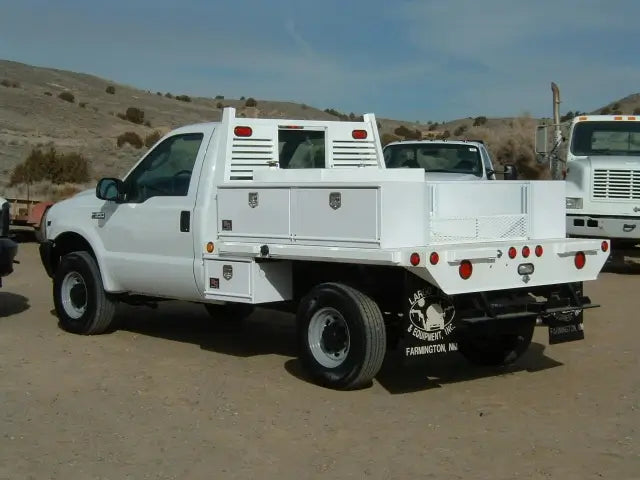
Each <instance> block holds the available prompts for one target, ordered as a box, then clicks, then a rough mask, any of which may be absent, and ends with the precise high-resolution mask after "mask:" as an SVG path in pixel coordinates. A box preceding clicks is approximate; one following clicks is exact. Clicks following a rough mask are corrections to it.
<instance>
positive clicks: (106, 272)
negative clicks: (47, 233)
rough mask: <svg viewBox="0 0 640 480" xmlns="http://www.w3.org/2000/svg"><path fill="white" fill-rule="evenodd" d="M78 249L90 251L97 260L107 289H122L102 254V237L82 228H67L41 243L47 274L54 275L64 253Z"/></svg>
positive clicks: (114, 290) (113, 290)
mask: <svg viewBox="0 0 640 480" xmlns="http://www.w3.org/2000/svg"><path fill="white" fill-rule="evenodd" d="M78 250H84V251H87V252H89V253H90V254H91V256H92V257H93V258H94V259H95V260H96V263H97V264H98V268H99V269H100V275H101V277H102V284H103V285H104V289H105V290H106V291H108V292H118V291H121V288H120V285H119V284H118V282H117V280H116V279H115V277H114V276H113V275H112V273H111V271H110V269H109V266H108V264H107V262H105V260H104V257H103V256H102V255H101V254H100V252H103V251H104V245H103V243H102V241H101V239H100V238H99V237H98V236H97V235H95V234H91V233H90V232H87V231H84V230H82V229H65V230H64V231H63V232H61V233H58V234H57V235H55V237H54V238H53V239H48V240H45V241H44V242H43V243H41V244H40V258H41V260H42V264H43V266H44V268H45V270H46V272H47V275H49V276H50V277H53V275H54V274H55V271H56V268H57V266H58V263H59V262H60V259H61V258H62V257H63V256H64V255H66V254H68V253H70V252H73V251H78Z"/></svg>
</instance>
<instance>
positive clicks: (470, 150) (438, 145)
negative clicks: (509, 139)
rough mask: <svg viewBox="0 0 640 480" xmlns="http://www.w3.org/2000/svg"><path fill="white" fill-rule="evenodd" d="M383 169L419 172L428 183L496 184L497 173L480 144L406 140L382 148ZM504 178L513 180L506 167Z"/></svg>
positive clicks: (482, 145) (462, 141)
mask: <svg viewBox="0 0 640 480" xmlns="http://www.w3.org/2000/svg"><path fill="white" fill-rule="evenodd" d="M383 152H384V161H385V165H386V168H422V169H424V171H425V178H426V179H428V180H463V181H466V180H469V181H473V180H476V181H477V180H496V174H497V173H498V172H497V171H496V169H495V168H494V166H493V161H492V159H491V155H490V154H489V151H488V149H487V148H486V147H485V145H484V143H483V142H481V141H468V140H409V141H401V142H392V143H389V144H387V145H386V146H385V147H384V148H383ZM505 176H506V177H507V178H515V169H514V167H513V166H512V165H508V166H507V168H506V169H505Z"/></svg>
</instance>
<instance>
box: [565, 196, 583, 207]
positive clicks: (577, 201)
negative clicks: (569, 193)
mask: <svg viewBox="0 0 640 480" xmlns="http://www.w3.org/2000/svg"><path fill="white" fill-rule="evenodd" d="M581 208H582V198H579V197H567V209H570V210H579V209H581Z"/></svg>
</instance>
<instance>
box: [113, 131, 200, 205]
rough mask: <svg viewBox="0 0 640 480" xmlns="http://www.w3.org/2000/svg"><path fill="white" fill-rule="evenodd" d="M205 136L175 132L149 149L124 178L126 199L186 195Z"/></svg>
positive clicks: (136, 201)
mask: <svg viewBox="0 0 640 480" xmlns="http://www.w3.org/2000/svg"><path fill="white" fill-rule="evenodd" d="M202 138H203V134H202V133H187V134H182V135H175V136H172V137H169V138H167V139H166V140H164V141H163V142H162V143H160V144H159V145H158V146H157V147H156V148H154V149H153V150H152V151H151V152H149V154H147V156H146V157H145V158H144V160H143V161H142V162H140V164H139V165H138V166H137V167H136V168H135V169H134V170H133V171H132V172H131V174H130V175H129V176H128V177H127V179H126V180H125V182H124V183H125V191H126V194H127V201H128V202H131V203H142V202H144V201H145V200H147V199H149V198H151V197H158V196H160V197H180V196H186V195H187V194H188V193H189V184H190V183H191V172H192V171H193V166H194V164H195V162H196V158H197V157H198V151H199V150H200V145H201V144H202Z"/></svg>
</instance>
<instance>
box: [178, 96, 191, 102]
mask: <svg viewBox="0 0 640 480" xmlns="http://www.w3.org/2000/svg"><path fill="white" fill-rule="evenodd" d="M176 100H180V101H181V102H190V101H191V97H190V96H189V95H176Z"/></svg>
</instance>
